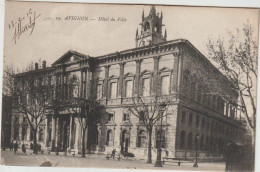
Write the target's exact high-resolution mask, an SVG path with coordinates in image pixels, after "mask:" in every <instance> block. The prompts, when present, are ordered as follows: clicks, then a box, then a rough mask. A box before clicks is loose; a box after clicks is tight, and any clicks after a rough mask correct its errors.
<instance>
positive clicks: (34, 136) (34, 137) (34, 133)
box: [33, 128, 38, 154]
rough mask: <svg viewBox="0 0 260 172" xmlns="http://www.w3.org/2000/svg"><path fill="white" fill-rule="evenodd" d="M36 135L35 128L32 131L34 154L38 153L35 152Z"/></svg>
mask: <svg viewBox="0 0 260 172" xmlns="http://www.w3.org/2000/svg"><path fill="white" fill-rule="evenodd" d="M36 135H37V128H36V129H33V153H34V154H37V153H38V151H37V149H38V145H37V137H36Z"/></svg>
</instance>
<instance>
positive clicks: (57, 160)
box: [1, 150, 225, 171]
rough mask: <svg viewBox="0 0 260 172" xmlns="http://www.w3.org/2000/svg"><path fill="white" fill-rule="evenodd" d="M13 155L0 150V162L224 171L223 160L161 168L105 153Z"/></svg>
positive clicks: (20, 164)
mask: <svg viewBox="0 0 260 172" xmlns="http://www.w3.org/2000/svg"><path fill="white" fill-rule="evenodd" d="M18 152H19V154H18V155H14V153H13V152H12V151H9V150H7V151H2V150H1V164H4V165H7V166H8V165H12V166H33V167H39V166H40V165H41V164H42V163H44V162H47V161H49V162H51V163H52V167H72V168H75V167H81V168H113V169H114V168H117V169H118V168H120V169H143V170H144V169H146V170H147V169H152V170H184V171H187V170H193V171H224V170H225V163H224V162H211V163H208V162H207V163H200V162H199V163H198V166H199V167H198V168H194V167H192V166H193V162H191V163H183V164H181V166H178V165H177V164H176V163H166V164H164V165H163V167H162V168H158V167H154V162H153V164H147V163H146V161H145V160H136V159H132V160H121V161H118V160H113V159H111V160H106V158H105V155H98V154H87V155H86V158H81V157H80V156H75V157H69V156H63V155H47V154H38V155H24V154H22V153H21V152H22V151H21V150H18Z"/></svg>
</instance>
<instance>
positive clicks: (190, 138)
mask: <svg viewBox="0 0 260 172" xmlns="http://www.w3.org/2000/svg"><path fill="white" fill-rule="evenodd" d="M187 146H188V149H192V132H190V133H189V135H188V142H187Z"/></svg>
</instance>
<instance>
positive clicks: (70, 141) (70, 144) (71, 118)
mask: <svg viewBox="0 0 260 172" xmlns="http://www.w3.org/2000/svg"><path fill="white" fill-rule="evenodd" d="M72 122H73V117H72V115H70V136H69V149H72Z"/></svg>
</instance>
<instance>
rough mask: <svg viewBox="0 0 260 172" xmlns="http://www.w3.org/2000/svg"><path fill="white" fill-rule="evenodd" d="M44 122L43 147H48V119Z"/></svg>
mask: <svg viewBox="0 0 260 172" xmlns="http://www.w3.org/2000/svg"><path fill="white" fill-rule="evenodd" d="M44 122H45V131H44V132H45V134H44V135H45V139H44V141H45V146H46V147H48V146H49V143H48V140H49V132H48V129H49V123H48V117H47V118H46V119H45V120H44Z"/></svg>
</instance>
